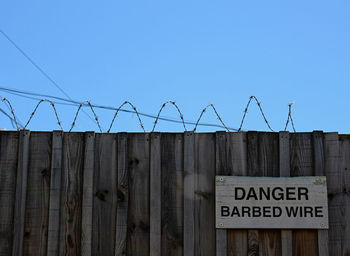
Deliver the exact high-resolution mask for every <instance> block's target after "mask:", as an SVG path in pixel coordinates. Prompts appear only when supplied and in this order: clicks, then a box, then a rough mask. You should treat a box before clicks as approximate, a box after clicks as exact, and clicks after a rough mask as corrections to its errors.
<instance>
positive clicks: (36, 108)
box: [17, 99, 63, 131]
mask: <svg viewBox="0 0 350 256" xmlns="http://www.w3.org/2000/svg"><path fill="white" fill-rule="evenodd" d="M43 102H49V103H50V105H51V106H52V108H53V110H54V112H55V115H56V119H57V123H58V125H59V126H60V127H61V130H62V131H63V127H62V122H61V121H60V118H59V117H58V114H57V110H56V107H55V104H54V103H53V102H52V101H51V100H48V99H41V100H40V101H39V102H38V104H36V106H35V108H34V110H33V112H32V114H31V115H30V117H29V119H28V121H27V123H26V124H25V125H24V127H23V129H24V130H25V129H26V128H27V126H28V124H29V123H30V121H31V120H32V118H33V116H34V115H35V113H36V111H37V110H38V107H39V106H40V105H41V103H43ZM17 130H18V125H17Z"/></svg>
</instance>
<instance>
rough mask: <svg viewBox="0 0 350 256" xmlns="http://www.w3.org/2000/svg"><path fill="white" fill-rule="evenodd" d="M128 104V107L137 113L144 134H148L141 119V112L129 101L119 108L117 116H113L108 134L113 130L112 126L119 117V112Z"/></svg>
mask: <svg viewBox="0 0 350 256" xmlns="http://www.w3.org/2000/svg"><path fill="white" fill-rule="evenodd" d="M126 104H128V105H129V106H130V107H131V108H132V109H133V110H134V111H135V113H136V115H137V118H138V119H139V123H140V126H141V129H142V130H143V132H146V130H145V127H144V126H143V123H142V120H141V117H140V115H139V112H138V111H137V109H136V107H135V106H134V105H133V104H132V103H130V102H129V101H124V102H123V104H121V105H120V106H119V108H118V109H117V111H116V112H115V114H114V116H113V119H112V122H111V124H110V126H109V128H108V130H107V133H109V132H110V130H111V129H112V125H113V123H114V120H115V118H116V117H117V115H118V112H119V111H120V110H121V108H122V107H123V106H124V105H126Z"/></svg>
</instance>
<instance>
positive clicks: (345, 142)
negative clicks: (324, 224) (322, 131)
mask: <svg viewBox="0 0 350 256" xmlns="http://www.w3.org/2000/svg"><path fill="white" fill-rule="evenodd" d="M339 140H340V145H339V146H340V152H341V162H340V164H341V166H340V171H341V175H342V178H343V182H342V184H343V191H342V192H341V193H342V194H343V200H344V205H343V216H342V219H343V225H342V227H343V230H342V238H341V241H342V255H350V225H349V223H347V221H349V220H350V194H349V191H350V136H349V135H340V136H339ZM327 238H328V237H327Z"/></svg>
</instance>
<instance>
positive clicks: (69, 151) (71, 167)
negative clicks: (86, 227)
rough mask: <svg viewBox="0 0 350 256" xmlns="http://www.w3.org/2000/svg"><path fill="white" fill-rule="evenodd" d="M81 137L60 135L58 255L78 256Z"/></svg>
mask: <svg viewBox="0 0 350 256" xmlns="http://www.w3.org/2000/svg"><path fill="white" fill-rule="evenodd" d="M84 137H85V136H84V133H65V134H64V135H63V158H62V180H61V206H60V255H67V256H68V255H72V256H73V255H80V254H81V214H82V196H83V163H84Z"/></svg>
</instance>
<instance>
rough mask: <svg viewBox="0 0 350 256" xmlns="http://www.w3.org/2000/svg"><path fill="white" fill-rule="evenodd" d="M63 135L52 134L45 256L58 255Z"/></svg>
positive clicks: (60, 133)
mask: <svg viewBox="0 0 350 256" xmlns="http://www.w3.org/2000/svg"><path fill="white" fill-rule="evenodd" d="M62 146H63V133H62V132H61V131H54V132H53V133H52V150H51V152H52V153H51V170H50V200H49V228H48V236H47V255H48V256H57V255H58V254H59V228H60V208H61V204H60V198H61V175H62V151H63V148H62Z"/></svg>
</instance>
